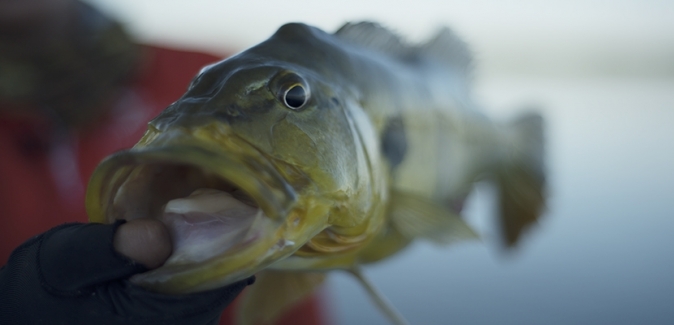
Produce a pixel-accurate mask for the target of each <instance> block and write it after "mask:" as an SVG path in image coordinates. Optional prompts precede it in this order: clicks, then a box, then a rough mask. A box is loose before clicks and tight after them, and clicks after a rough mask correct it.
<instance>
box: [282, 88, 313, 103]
mask: <svg viewBox="0 0 674 325" xmlns="http://www.w3.org/2000/svg"><path fill="white" fill-rule="evenodd" d="M283 100H284V101H285V104H286V106H288V107H290V108H292V109H298V108H300V107H302V106H303V105H304V103H305V102H306V101H307V92H306V91H305V90H304V87H302V86H300V85H295V86H293V87H291V88H290V89H288V91H286V93H285V96H284V97H283Z"/></svg>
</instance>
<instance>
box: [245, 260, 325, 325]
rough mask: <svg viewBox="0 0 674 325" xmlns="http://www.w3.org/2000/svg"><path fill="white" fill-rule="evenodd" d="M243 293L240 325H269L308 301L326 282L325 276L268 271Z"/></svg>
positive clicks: (261, 273) (321, 274) (258, 276)
mask: <svg viewBox="0 0 674 325" xmlns="http://www.w3.org/2000/svg"><path fill="white" fill-rule="evenodd" d="M255 277H256V280H255V284H253V285H252V286H250V287H249V288H248V289H246V291H245V292H244V297H243V301H241V304H240V305H239V310H238V315H237V324H238V325H259V324H270V323H273V321H274V320H275V319H277V318H278V317H279V316H281V315H282V314H283V312H284V311H286V310H288V309H289V308H291V307H292V306H293V305H295V304H297V303H299V302H301V301H302V299H305V298H306V297H308V296H309V295H310V294H311V293H312V292H314V290H315V289H316V288H317V287H318V286H320V285H321V284H322V283H323V281H324V280H325V273H318V272H285V271H273V270H267V271H263V272H260V273H258V274H257V275H256V276H255Z"/></svg>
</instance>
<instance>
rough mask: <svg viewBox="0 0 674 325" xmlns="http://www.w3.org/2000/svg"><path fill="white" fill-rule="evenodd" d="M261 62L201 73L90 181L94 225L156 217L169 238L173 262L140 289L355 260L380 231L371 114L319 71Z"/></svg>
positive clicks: (209, 284) (207, 283)
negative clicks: (296, 263)
mask: <svg viewBox="0 0 674 325" xmlns="http://www.w3.org/2000/svg"><path fill="white" fill-rule="evenodd" d="M261 61H262V60H260V59H259V58H257V57H255V56H253V57H252V58H251V56H237V57H234V58H231V59H228V60H225V61H222V62H220V63H217V64H215V65H212V66H209V67H207V68H205V69H203V70H202V72H201V73H200V74H199V75H198V76H197V77H196V78H195V79H194V80H193V82H192V84H191V85H190V87H189V88H188V91H187V92H186V93H185V94H184V95H183V96H182V97H181V98H180V99H179V100H178V101H176V102H175V103H173V104H171V105H170V106H169V107H168V108H167V109H166V110H164V111H163V112H162V113H161V114H160V115H159V116H157V117H156V118H155V119H153V120H152V121H151V122H150V123H149V126H148V131H147V132H146V134H145V135H144V136H143V138H142V139H141V140H140V141H139V142H138V143H137V144H136V145H135V146H134V147H133V148H132V149H129V150H126V151H122V152H119V153H116V154H113V155H112V156H110V157H108V158H107V159H106V160H104V161H103V162H102V163H101V164H100V165H99V166H98V168H97V169H96V171H95V172H94V174H93V176H92V178H91V180H90V184H89V187H88V189H87V211H88V213H89V217H90V220H91V221H95V222H105V223H111V222H114V221H115V220H117V219H126V220H133V219H137V218H156V219H159V220H161V221H162V222H164V223H165V224H166V225H167V227H168V229H169V232H170V233H171V236H172V240H173V253H172V255H171V256H170V257H169V259H168V260H167V261H166V263H165V264H164V265H163V266H161V267H160V268H158V269H155V270H151V271H149V272H146V273H143V274H139V275H136V276H134V277H133V278H132V281H133V282H135V283H137V284H140V285H142V286H145V287H147V288H149V289H151V290H155V291H158V292H164V293H189V292H196V291H203V290H208V289H212V288H216V287H220V286H224V285H227V284H229V283H233V282H235V281H238V280H241V279H244V278H246V277H249V276H251V275H253V274H254V273H256V272H258V271H260V270H262V269H264V268H267V267H270V266H272V265H273V264H274V263H277V262H278V261H280V260H283V259H284V258H286V257H289V256H291V255H296V256H298V257H299V258H311V257H313V256H316V255H324V254H336V253H340V252H344V251H349V250H354V249H357V248H358V247H359V245H362V244H364V243H366V242H367V241H368V240H369V238H371V237H373V236H374V233H375V232H376V230H377V229H379V227H380V226H381V224H382V222H383V221H382V218H380V217H379V216H380V215H381V214H382V213H383V210H382V208H381V207H380V205H379V204H377V202H380V201H382V198H381V196H382V195H384V194H382V193H384V191H383V188H384V185H383V184H381V183H376V182H374V181H373V179H378V178H377V177H373V174H372V173H373V170H374V171H376V169H373V168H372V164H371V159H372V155H373V153H372V152H371V151H372V150H371V149H372V148H369V147H368V143H369V142H368V143H366V141H363V136H364V134H363V132H368V131H367V127H365V130H366V131H363V130H362V129H363V127H358V125H359V124H366V125H367V121H366V120H363V119H364V118H365V117H364V116H363V114H362V113H358V112H354V111H353V110H354V107H353V105H352V104H353V101H352V100H349V99H348V98H349V97H348V96H344V93H343V92H344V90H343V89H342V88H339V87H336V86H334V85H331V84H330V83H329V82H326V81H325V80H324V79H322V77H321V76H319V75H317V74H315V73H312V71H310V70H308V69H305V68H302V67H301V66H297V65H292V64H285V63H280V62H279V63H274V62H273V61H270V60H264V64H262V63H261ZM349 103H351V104H349ZM358 114H361V115H358ZM368 136H371V135H368ZM373 215H376V216H377V217H376V218H373Z"/></svg>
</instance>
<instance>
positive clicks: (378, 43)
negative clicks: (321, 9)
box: [335, 21, 413, 56]
mask: <svg viewBox="0 0 674 325" xmlns="http://www.w3.org/2000/svg"><path fill="white" fill-rule="evenodd" d="M335 35H336V36H337V37H339V38H341V39H343V40H345V41H347V42H350V43H353V44H357V45H360V46H363V47H366V48H369V49H372V50H375V51H381V52H384V53H389V54H391V55H395V56H406V55H409V54H410V53H412V52H413V48H412V47H410V46H408V45H406V44H405V43H404V42H403V40H402V39H401V38H400V37H399V36H398V35H396V34H395V33H393V32H391V31H390V30H388V29H386V28H384V27H382V26H381V25H379V24H377V23H373V22H369V21H363V22H358V23H346V24H345V25H344V26H342V27H341V28H340V29H339V30H337V31H336V32H335Z"/></svg>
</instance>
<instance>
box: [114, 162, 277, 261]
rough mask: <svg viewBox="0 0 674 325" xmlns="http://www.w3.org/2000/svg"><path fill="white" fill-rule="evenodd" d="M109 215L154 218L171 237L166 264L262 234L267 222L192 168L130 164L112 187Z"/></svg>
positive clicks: (247, 199) (247, 200)
mask: <svg viewBox="0 0 674 325" xmlns="http://www.w3.org/2000/svg"><path fill="white" fill-rule="evenodd" d="M112 211H113V213H112V214H113V215H112V216H108V218H109V220H108V221H110V222H112V221H114V220H115V219H126V220H133V219H138V218H155V219H158V220H160V221H162V222H163V223H164V225H166V227H167V229H168V230H169V233H170V235H171V240H172V244H173V253H172V255H171V257H169V260H168V261H167V262H166V263H167V264H171V263H173V264H176V263H177V264H185V263H193V262H202V261H205V260H208V259H210V258H213V257H216V256H219V255H221V254H223V253H226V252H227V251H231V250H235V249H236V248H237V247H245V246H246V245H249V244H251V243H252V242H254V241H255V240H256V239H257V238H260V237H261V236H262V235H263V233H262V232H263V231H264V230H265V229H267V227H268V226H270V224H271V219H269V218H267V217H266V215H265V214H264V213H263V211H262V210H261V209H260V208H259V205H258V203H257V202H256V201H255V199H253V197H252V196H250V195H248V194H247V193H246V192H245V191H243V190H242V189H241V188H239V187H238V186H236V185H234V184H233V183H232V182H230V181H228V180H226V179H224V178H222V177H220V176H217V175H215V174H213V173H209V172H208V171H205V170H204V169H202V168H200V167H198V166H190V165H179V164H146V165H139V166H136V167H135V168H134V169H133V170H132V171H131V173H130V174H129V176H128V177H127V178H126V180H125V181H124V182H123V183H122V184H121V186H119V188H118V189H117V192H116V195H115V197H114V200H113V209H112Z"/></svg>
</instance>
